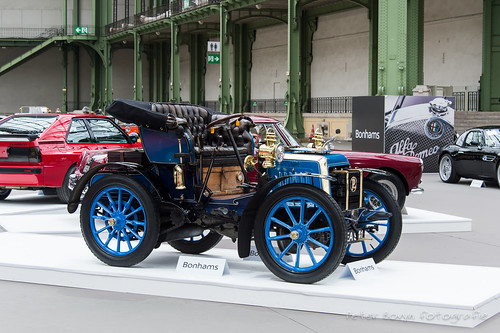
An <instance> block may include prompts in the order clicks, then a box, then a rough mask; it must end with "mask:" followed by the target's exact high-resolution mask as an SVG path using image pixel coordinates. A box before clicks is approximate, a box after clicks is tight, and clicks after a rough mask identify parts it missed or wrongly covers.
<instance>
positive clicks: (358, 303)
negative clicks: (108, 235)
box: [0, 232, 500, 327]
mask: <svg viewBox="0 0 500 333" xmlns="http://www.w3.org/2000/svg"><path fill="white" fill-rule="evenodd" d="M179 255H180V254H179V253H178V252H175V251H174V250H173V249H171V248H169V247H168V246H162V247H161V248H160V249H157V250H155V251H153V253H152V255H150V256H149V257H148V258H147V259H146V260H145V261H144V262H142V263H141V264H140V265H138V266H136V267H133V268H117V267H111V266H107V265H105V264H102V263H101V262H100V261H98V260H97V259H96V258H95V257H94V256H93V255H92V254H91V252H90V250H89V249H88V248H87V246H86V245H85V242H84V240H83V239H82V238H81V237H71V236H70V237H68V236H62V235H45V234H34V233H15V232H3V233H0V279H2V280H9V281H20V282H28V283H37V284H47V285H56V286H66V287H76V288H87V289H95V290H105V291H113V292H124V293H138V294H145V295H157V296H167V297H176V298H185V299H193V300H205V301H216V302H227V303H235V304H246V305H254V306H266V307H276V308H284V309H293V310H304V311H314V312H324V313H332V314H341V315H345V316H347V317H351V318H353V319H354V318H363V319H368V318H370V319H371V318H379V319H392V320H404V321H412V322H422V323H428V324H440V325H450V326H462V327H475V326H476V325H478V324H480V323H481V322H483V321H485V320H487V319H488V318H490V317H492V316H494V315H495V314H497V313H499V312H500V284H499V283H498V281H500V268H492V267H475V266H459V265H444V264H428V263H416V262H397V261H384V262H382V263H381V264H379V265H378V267H379V271H380V273H379V274H377V275H376V276H373V277H371V278H370V279H364V280H354V279H353V278H352V277H350V276H344V275H343V274H344V272H345V267H343V266H341V267H339V268H338V269H337V270H336V271H335V272H334V274H332V276H330V277H329V278H327V279H325V280H323V281H321V282H320V283H317V284H314V285H301V284H292V283H286V282H283V281H281V280H279V279H278V278H276V277H275V276H274V275H273V274H272V273H271V272H269V271H268V270H267V268H266V267H265V266H264V265H263V264H262V263H261V262H255V261H245V260H242V259H240V258H238V257H237V253H236V251H234V250H227V249H226V250H224V249H213V250H211V251H209V252H207V253H205V254H203V255H202V256H203V257H212V258H222V259H226V260H227V263H228V267H229V274H224V275H223V276H222V277H219V278H211V277H206V276H205V277H199V276H198V277H197V276H190V275H188V274H186V273H179V272H177V271H176V270H175V268H176V264H177V260H178V257H179Z"/></svg>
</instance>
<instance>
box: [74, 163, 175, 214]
mask: <svg viewBox="0 0 500 333" xmlns="http://www.w3.org/2000/svg"><path fill="white" fill-rule="evenodd" d="M109 166H113V167H118V168H120V169H121V170H124V171H120V170H113V171H109V170H106V171H105V173H107V174H110V173H115V174H116V173H122V174H127V173H129V171H131V170H132V171H134V172H137V173H139V174H141V175H142V176H143V177H144V179H146V180H147V181H148V182H149V184H150V185H151V188H152V191H153V192H154V194H155V196H156V197H158V198H160V199H161V200H162V201H172V198H171V196H170V193H169V191H168V190H167V189H166V188H165V187H164V186H163V182H162V180H161V179H160V178H159V176H158V175H157V174H156V173H154V172H152V171H151V170H149V169H146V168H145V167H144V166H142V165H141V164H137V163H132V162H111V163H103V164H100V165H98V166H95V167H93V168H92V169H90V170H89V171H88V172H86V173H85V174H84V175H83V177H82V178H80V180H79V181H78V183H77V184H76V186H75V188H74V189H73V192H72V193H71V196H70V198H69V201H68V206H67V210H68V212H69V213H70V214H72V213H74V212H75V211H76V209H77V208H78V205H79V203H80V197H81V195H82V192H83V190H84V189H85V187H86V186H87V184H88V183H89V182H90V181H91V179H92V177H94V176H95V175H96V174H98V173H99V172H101V171H102V169H104V168H106V167H109Z"/></svg>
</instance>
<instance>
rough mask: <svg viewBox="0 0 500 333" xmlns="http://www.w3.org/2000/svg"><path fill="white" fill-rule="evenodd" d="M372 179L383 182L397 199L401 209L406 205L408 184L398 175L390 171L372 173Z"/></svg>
mask: <svg viewBox="0 0 500 333" xmlns="http://www.w3.org/2000/svg"><path fill="white" fill-rule="evenodd" d="M369 178H370V179H371V180H374V181H376V182H377V183H379V184H382V186H384V187H385V188H386V189H387V190H388V191H389V192H390V193H391V194H392V195H393V197H394V198H395V199H396V201H397V202H398V205H399V207H400V208H401V209H403V207H404V206H405V202H406V194H407V192H406V186H405V185H404V184H403V182H402V181H401V179H399V177H398V176H396V175H394V174H392V173H390V172H388V173H387V174H386V175H381V174H375V173H374V174H372V175H371V176H370V177H369Z"/></svg>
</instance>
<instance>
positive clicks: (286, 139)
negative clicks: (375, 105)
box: [70, 116, 423, 208]
mask: <svg viewBox="0 0 500 333" xmlns="http://www.w3.org/2000/svg"><path fill="white" fill-rule="evenodd" d="M250 118H252V120H253V122H254V123H255V124H256V127H255V128H253V129H252V132H253V134H254V136H255V137H256V138H257V140H258V138H259V137H265V132H266V129H267V128H269V127H272V128H273V129H274V131H275V132H276V134H277V136H278V140H279V142H281V143H282V144H284V145H285V146H288V147H293V146H300V144H299V143H298V142H297V140H295V138H294V137H293V136H292V135H291V134H290V133H289V132H288V131H287V130H286V128H285V127H284V126H283V125H282V124H281V123H280V122H279V121H278V120H276V119H273V118H268V117H261V116H250ZM126 151H128V152H127V153H129V154H134V152H133V151H131V150H128V149H126V150H125V151H123V150H120V149H118V150H114V152H113V151H112V150H109V149H108V150H106V151H100V152H93V151H87V152H85V153H84V154H82V156H81V159H80V161H79V162H78V167H77V169H76V171H75V173H74V174H73V175H72V176H71V183H70V184H71V186H75V184H76V182H77V181H78V180H79V179H80V178H81V177H82V176H83V174H84V173H85V172H87V171H88V170H89V169H90V168H92V167H94V166H95V165H98V164H102V163H106V162H107V161H108V160H107V159H108V153H110V152H111V154H110V155H109V156H114V158H120V157H119V156H120V154H124V153H126ZM336 151H338V152H339V153H340V154H343V155H345V156H346V157H347V158H348V159H349V163H350V164H351V166H352V167H355V168H363V169H365V171H366V172H365V176H366V177H368V178H370V179H373V180H375V181H377V182H379V183H381V184H383V185H384V186H385V187H386V188H387V189H388V190H389V191H390V192H391V193H392V194H393V196H394V197H395V198H396V199H397V201H398V203H399V205H400V207H401V208H403V207H404V204H405V201H406V196H407V195H409V194H410V193H411V192H412V191H413V192H421V191H423V190H422V189H421V188H420V187H419V184H420V182H421V177H422V170H423V162H422V160H421V159H420V158H416V157H411V156H404V155H395V154H383V153H368V152H360V151H350V150H336ZM137 156H140V154H137Z"/></svg>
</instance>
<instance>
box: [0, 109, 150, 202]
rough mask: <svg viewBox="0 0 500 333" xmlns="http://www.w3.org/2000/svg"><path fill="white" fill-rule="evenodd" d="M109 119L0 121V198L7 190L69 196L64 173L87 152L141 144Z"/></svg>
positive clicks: (51, 117)
mask: <svg viewBox="0 0 500 333" xmlns="http://www.w3.org/2000/svg"><path fill="white" fill-rule="evenodd" d="M136 141H137V139H136V138H134V137H129V136H128V135H127V134H126V133H125V132H124V131H123V130H122V129H120V127H118V126H117V125H116V124H115V123H114V122H113V121H112V120H111V119H109V118H108V117H105V116H99V115H85V114H49V113H47V114H17V115H13V116H10V117H7V118H5V119H2V120H0V200H4V199H5V198H7V197H8V196H9V194H10V192H11V190H12V189H18V190H46V189H55V190H56V192H57V195H58V197H59V199H60V200H61V201H62V202H67V201H68V199H69V195H70V190H69V188H68V181H69V175H70V174H72V173H73V172H74V170H75V167H76V162H77V161H78V159H79V157H80V155H81V154H82V152H83V151H86V150H97V149H104V148H132V147H135V146H138V145H140V144H139V143H137V142H136Z"/></svg>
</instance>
